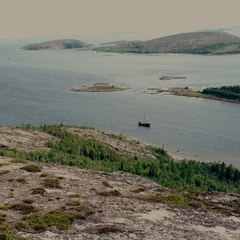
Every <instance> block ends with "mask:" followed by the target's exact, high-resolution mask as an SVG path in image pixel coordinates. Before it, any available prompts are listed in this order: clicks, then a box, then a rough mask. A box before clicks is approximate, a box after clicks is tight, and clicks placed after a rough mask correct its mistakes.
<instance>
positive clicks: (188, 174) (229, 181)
mask: <svg viewBox="0 0 240 240" xmlns="http://www.w3.org/2000/svg"><path fill="white" fill-rule="evenodd" d="M185 90H186V91H187V89H185ZM69 127H70V126H64V125H51V126H46V125H44V126H40V127H31V126H27V127H22V128H23V129H25V130H26V131H32V130H34V131H42V132H46V133H48V134H50V135H53V136H56V137H57V138H58V139H59V141H57V142H54V141H49V142H47V143H46V145H47V147H49V148H50V149H51V150H50V151H49V152H46V151H38V152H30V153H22V152H18V151H16V150H11V149H6V148H0V155H2V156H6V157H12V158H19V159H27V160H31V161H36V162H43V163H54V164H63V165H69V166H76V167H79V168H89V169H95V170H97V171H102V172H104V174H106V175H111V172H115V171H124V172H128V173H131V174H137V175H140V176H143V177H147V178H150V179H151V180H153V181H155V182H157V183H159V184H161V185H162V186H164V187H167V188H172V189H178V190H185V191H191V192H207V191H221V192H233V193H240V171H239V170H238V169H236V168H234V167H233V166H231V165H230V166H227V165H226V164H225V163H219V162H218V161H217V159H216V162H213V163H206V162H199V161H194V160H189V161H187V160H184V161H174V160H173V159H172V157H170V156H169V155H168V154H167V152H166V151H165V150H164V148H156V147H151V146H148V147H147V150H148V151H149V152H150V153H151V154H152V155H154V156H155V157H156V159H154V160H153V159H146V158H145V159H141V158H140V157H126V156H121V155H119V153H118V152H117V151H115V150H113V149H112V148H111V147H110V146H108V145H107V144H105V143H103V142H100V141H97V140H95V139H89V138H84V137H79V136H76V135H75V134H73V133H71V132H70V131H69V130H68V129H69ZM71 128H72V127H71ZM58 180H59V179H58ZM54 181H55V180H54ZM104 184H107V183H104ZM58 185H59V184H58ZM106 187H107V186H106ZM106 194H108V195H109V193H106Z"/></svg>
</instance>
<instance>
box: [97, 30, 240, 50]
mask: <svg viewBox="0 0 240 240" xmlns="http://www.w3.org/2000/svg"><path fill="white" fill-rule="evenodd" d="M94 50H97V51H103V52H119V53H145V54H148V53H185V54H212V55H215V54H218V55H220V54H236V53H240V38H239V37H237V36H234V35H230V34H228V33H225V32H221V31H208V32H190V33H180V34H175V35H171V36H166V37H161V38H157V39H152V40H148V41H132V42H128V41H117V42H112V43H108V44H107V45H105V46H101V47H97V48H94Z"/></svg>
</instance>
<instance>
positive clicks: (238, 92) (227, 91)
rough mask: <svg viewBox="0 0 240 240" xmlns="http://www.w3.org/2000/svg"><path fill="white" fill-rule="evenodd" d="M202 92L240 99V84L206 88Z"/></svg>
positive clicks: (219, 96) (230, 98)
mask: <svg viewBox="0 0 240 240" xmlns="http://www.w3.org/2000/svg"><path fill="white" fill-rule="evenodd" d="M202 93H203V94H206V95H211V96H214V97H218V98H224V99H229V100H235V101H240V85H234V86H221V87H211V88H206V89H204V90H203V91H202Z"/></svg>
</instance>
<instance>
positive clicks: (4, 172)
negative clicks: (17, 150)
mask: <svg viewBox="0 0 240 240" xmlns="http://www.w3.org/2000/svg"><path fill="white" fill-rule="evenodd" d="M8 173H10V171H9V170H2V171H0V176H1V175H6V174H8Z"/></svg>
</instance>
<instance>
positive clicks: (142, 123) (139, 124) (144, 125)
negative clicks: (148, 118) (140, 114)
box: [138, 122, 150, 127]
mask: <svg viewBox="0 0 240 240" xmlns="http://www.w3.org/2000/svg"><path fill="white" fill-rule="evenodd" d="M138 126H141V127H150V123H149V122H138Z"/></svg>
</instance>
